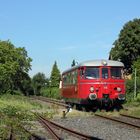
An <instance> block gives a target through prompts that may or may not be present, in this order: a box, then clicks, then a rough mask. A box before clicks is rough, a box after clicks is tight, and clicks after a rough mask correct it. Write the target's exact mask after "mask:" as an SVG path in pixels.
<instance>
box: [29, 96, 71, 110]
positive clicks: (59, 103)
mask: <svg viewBox="0 0 140 140" xmlns="http://www.w3.org/2000/svg"><path fill="white" fill-rule="evenodd" d="M31 99H36V100H40V101H44V102H48V103H52V104H56V105H59V106H62V107H66V108H69V107H70V106H69V105H67V104H65V102H63V101H59V100H55V99H50V98H46V97H39V96H34V97H31Z"/></svg>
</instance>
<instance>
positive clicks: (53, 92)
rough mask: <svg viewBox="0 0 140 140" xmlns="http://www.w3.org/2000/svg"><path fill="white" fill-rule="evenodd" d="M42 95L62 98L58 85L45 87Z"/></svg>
mask: <svg viewBox="0 0 140 140" xmlns="http://www.w3.org/2000/svg"><path fill="white" fill-rule="evenodd" d="M41 95H42V96H45V97H48V98H54V99H61V95H60V89H59V88H57V87H53V88H51V87H50V88H43V89H42V91H41Z"/></svg>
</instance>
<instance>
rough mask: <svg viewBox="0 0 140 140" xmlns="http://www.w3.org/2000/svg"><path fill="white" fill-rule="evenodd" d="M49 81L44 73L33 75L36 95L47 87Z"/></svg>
mask: <svg viewBox="0 0 140 140" xmlns="http://www.w3.org/2000/svg"><path fill="white" fill-rule="evenodd" d="M46 83H47V79H46V77H45V74H44V73H40V72H39V73H37V74H36V75H34V76H33V78H32V85H33V88H34V94H35V95H40V94H41V93H40V91H41V89H42V88H43V87H45V85H46Z"/></svg>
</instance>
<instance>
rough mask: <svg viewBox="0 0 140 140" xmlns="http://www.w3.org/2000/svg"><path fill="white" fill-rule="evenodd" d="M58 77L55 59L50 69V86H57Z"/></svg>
mask: <svg viewBox="0 0 140 140" xmlns="http://www.w3.org/2000/svg"><path fill="white" fill-rule="evenodd" d="M60 79H61V75H60V71H59V69H58V67H57V62H56V61H55V63H54V65H53V68H52V71H51V77H50V86H51V87H59V83H60Z"/></svg>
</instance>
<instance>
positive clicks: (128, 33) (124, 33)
mask: <svg viewBox="0 0 140 140" xmlns="http://www.w3.org/2000/svg"><path fill="white" fill-rule="evenodd" d="M114 45H115V47H114V48H112V49H111V51H110V57H109V59H113V60H120V61H122V62H123V63H124V64H125V68H126V70H127V72H128V73H131V72H132V67H131V66H132V64H133V61H136V60H137V59H138V58H139V57H140V19H134V20H133V21H129V22H128V23H126V24H125V25H124V27H123V29H122V30H121V31H120V34H119V38H118V39H117V40H116V41H115V42H114Z"/></svg>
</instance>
